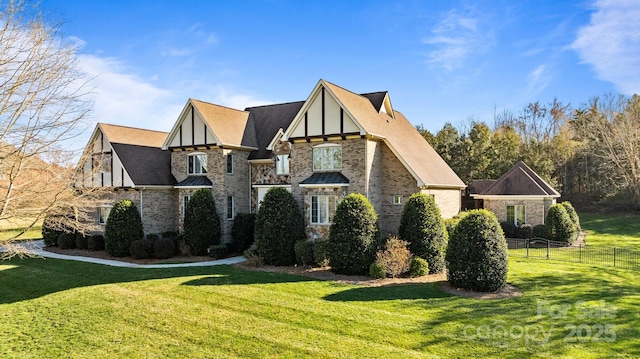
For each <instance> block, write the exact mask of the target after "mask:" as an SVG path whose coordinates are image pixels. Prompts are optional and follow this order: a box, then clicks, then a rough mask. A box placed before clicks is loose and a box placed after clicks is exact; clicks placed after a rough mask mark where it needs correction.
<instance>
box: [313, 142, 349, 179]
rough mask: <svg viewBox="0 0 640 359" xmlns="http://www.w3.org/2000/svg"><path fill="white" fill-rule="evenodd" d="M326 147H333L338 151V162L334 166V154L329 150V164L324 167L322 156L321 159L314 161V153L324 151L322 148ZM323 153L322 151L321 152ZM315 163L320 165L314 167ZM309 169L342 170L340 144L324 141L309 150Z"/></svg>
mask: <svg viewBox="0 0 640 359" xmlns="http://www.w3.org/2000/svg"><path fill="white" fill-rule="evenodd" d="M327 149H334V150H338V151H339V152H340V163H339V164H338V165H337V166H336V163H334V158H335V154H334V152H331V155H330V158H331V161H330V162H331V165H330V166H328V167H327V168H325V167H324V163H325V161H324V156H323V157H322V159H321V160H320V161H319V162H317V161H316V153H321V152H320V151H322V152H325V151H324V150H327ZM323 155H324V153H323ZM316 163H319V164H320V166H319V168H316ZM311 169H312V170H313V172H337V171H341V170H342V145H339V144H336V143H326V144H321V145H318V146H314V147H313V149H312V151H311Z"/></svg>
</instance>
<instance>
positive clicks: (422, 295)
mask: <svg viewBox="0 0 640 359" xmlns="http://www.w3.org/2000/svg"><path fill="white" fill-rule="evenodd" d="M437 283H438V282H432V283H410V284H392V285H386V286H379V287H358V288H352V289H347V290H343V291H341V292H338V293H333V294H329V295H327V296H325V297H324V299H326V300H329V301H334V302H358V301H379V300H398V299H432V298H446V297H451V294H447V293H445V292H443V291H442V290H440V289H439V288H438V287H437Z"/></svg>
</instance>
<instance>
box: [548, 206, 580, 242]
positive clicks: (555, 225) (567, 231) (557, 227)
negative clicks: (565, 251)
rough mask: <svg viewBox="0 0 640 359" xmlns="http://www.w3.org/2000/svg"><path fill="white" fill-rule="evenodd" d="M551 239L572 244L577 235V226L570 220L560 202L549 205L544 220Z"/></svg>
mask: <svg viewBox="0 0 640 359" xmlns="http://www.w3.org/2000/svg"><path fill="white" fill-rule="evenodd" d="M546 225H547V229H548V230H549V236H550V238H549V239H551V240H554V241H558V242H565V243H567V244H569V245H570V244H572V243H573V242H574V241H575V240H576V238H577V236H578V228H577V227H576V225H575V224H574V222H573V221H572V220H571V217H570V216H569V213H567V209H566V208H565V206H563V205H562V204H559V203H558V204H554V205H551V206H550V207H549V211H548V212H547V220H546Z"/></svg>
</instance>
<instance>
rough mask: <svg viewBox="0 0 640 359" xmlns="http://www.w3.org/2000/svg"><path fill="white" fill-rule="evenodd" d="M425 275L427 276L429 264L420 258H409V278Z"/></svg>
mask: <svg viewBox="0 0 640 359" xmlns="http://www.w3.org/2000/svg"><path fill="white" fill-rule="evenodd" d="M427 274H429V263H427V261H425V260H424V259H422V258H420V257H413V258H411V262H410V263H409V275H410V276H411V277H422V276H425V275H427Z"/></svg>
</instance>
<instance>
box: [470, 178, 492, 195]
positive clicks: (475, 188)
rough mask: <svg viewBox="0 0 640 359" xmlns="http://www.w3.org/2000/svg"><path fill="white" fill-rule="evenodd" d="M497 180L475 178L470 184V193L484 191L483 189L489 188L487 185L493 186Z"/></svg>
mask: <svg viewBox="0 0 640 359" xmlns="http://www.w3.org/2000/svg"><path fill="white" fill-rule="evenodd" d="M495 182H496V180H492V179H481V180H473V181H472V182H471V185H470V186H469V193H470V194H478V193H482V191H484V190H485V189H487V187H489V186H491V185H492V184H494V183H495Z"/></svg>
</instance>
